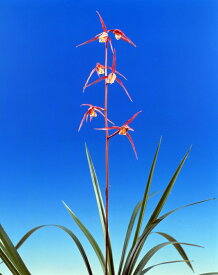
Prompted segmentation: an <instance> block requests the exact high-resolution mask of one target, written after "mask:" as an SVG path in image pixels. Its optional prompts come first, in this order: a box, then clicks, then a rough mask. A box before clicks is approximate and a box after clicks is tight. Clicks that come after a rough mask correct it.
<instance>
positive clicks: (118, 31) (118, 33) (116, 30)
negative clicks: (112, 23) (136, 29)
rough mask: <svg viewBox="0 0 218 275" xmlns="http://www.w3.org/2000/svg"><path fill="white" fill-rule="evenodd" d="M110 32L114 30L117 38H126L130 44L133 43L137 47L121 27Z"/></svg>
mask: <svg viewBox="0 0 218 275" xmlns="http://www.w3.org/2000/svg"><path fill="white" fill-rule="evenodd" d="M108 32H113V34H114V35H115V38H116V39H117V40H119V39H121V40H124V41H126V42H128V43H130V44H132V45H133V46H134V47H136V44H134V43H133V42H132V41H131V40H130V39H129V38H128V37H127V36H126V35H125V33H124V32H122V31H121V30H119V29H114V30H109V31H108Z"/></svg>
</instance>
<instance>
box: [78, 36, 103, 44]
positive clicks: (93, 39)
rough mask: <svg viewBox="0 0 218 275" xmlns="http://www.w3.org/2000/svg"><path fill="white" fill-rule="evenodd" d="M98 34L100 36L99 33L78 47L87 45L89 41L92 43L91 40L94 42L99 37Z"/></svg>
mask: <svg viewBox="0 0 218 275" xmlns="http://www.w3.org/2000/svg"><path fill="white" fill-rule="evenodd" d="M98 36H99V35H97V36H95V37H94V38H92V39H90V40H88V41H85V42H83V43H82V44H79V45H77V46H76V47H80V46H82V45H85V44H88V43H90V42H93V41H95V40H97V39H98Z"/></svg>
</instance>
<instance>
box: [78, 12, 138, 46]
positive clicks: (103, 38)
mask: <svg viewBox="0 0 218 275" xmlns="http://www.w3.org/2000/svg"><path fill="white" fill-rule="evenodd" d="M96 12H97V14H98V16H99V20H100V22H101V26H102V29H103V32H101V33H99V34H97V35H96V36H95V37H93V38H91V39H89V40H88V41H85V42H83V43H81V44H79V45H78V46H77V47H80V46H82V45H85V44H88V43H90V42H93V41H96V40H98V41H99V42H100V43H107V44H108V43H110V45H111V49H112V51H113V47H112V43H111V38H110V37H109V36H108V33H109V32H113V34H114V35H115V38H116V39H117V40H119V39H121V40H124V41H126V42H128V43H130V44H132V45H133V46H134V47H136V45H135V44H134V43H133V42H132V41H131V40H130V39H129V38H128V37H127V36H126V35H125V34H124V32H123V31H121V30H119V29H111V30H107V27H106V25H105V23H104V20H103V19H102V17H101V15H100V13H99V12H98V11H96Z"/></svg>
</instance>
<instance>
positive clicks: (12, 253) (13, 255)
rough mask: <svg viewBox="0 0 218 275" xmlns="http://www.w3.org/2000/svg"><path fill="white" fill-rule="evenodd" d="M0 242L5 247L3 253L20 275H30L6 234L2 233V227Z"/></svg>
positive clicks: (1, 229)
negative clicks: (5, 253)
mask: <svg viewBox="0 0 218 275" xmlns="http://www.w3.org/2000/svg"><path fill="white" fill-rule="evenodd" d="M0 240H1V242H2V244H3V245H4V247H5V252H7V255H8V257H9V258H10V261H11V262H12V263H13V265H14V266H15V267H16V269H17V270H18V271H19V273H20V274H22V275H30V272H29V270H28V269H27V267H26V266H25V264H24V262H23V260H22V259H21V257H20V255H19V254H18V252H17V250H16V248H15V247H14V245H13V243H12V241H11V240H10V238H9V237H8V235H7V233H6V232H5V231H4V229H3V227H2V226H1V225H0Z"/></svg>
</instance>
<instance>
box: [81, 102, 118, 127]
mask: <svg viewBox="0 0 218 275" xmlns="http://www.w3.org/2000/svg"><path fill="white" fill-rule="evenodd" d="M81 106H89V109H88V111H87V112H85V114H84V115H83V118H82V120H81V122H80V125H79V129H78V132H79V131H80V129H81V127H82V125H83V122H84V120H85V119H86V121H87V120H88V117H89V119H90V122H91V121H92V118H93V117H97V112H99V113H100V114H101V115H102V116H103V117H105V115H104V113H103V112H102V111H104V108H101V107H97V106H93V105H91V104H82V105H81ZM108 121H109V122H110V123H112V124H114V123H113V122H112V121H110V120H109V119H108Z"/></svg>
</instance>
